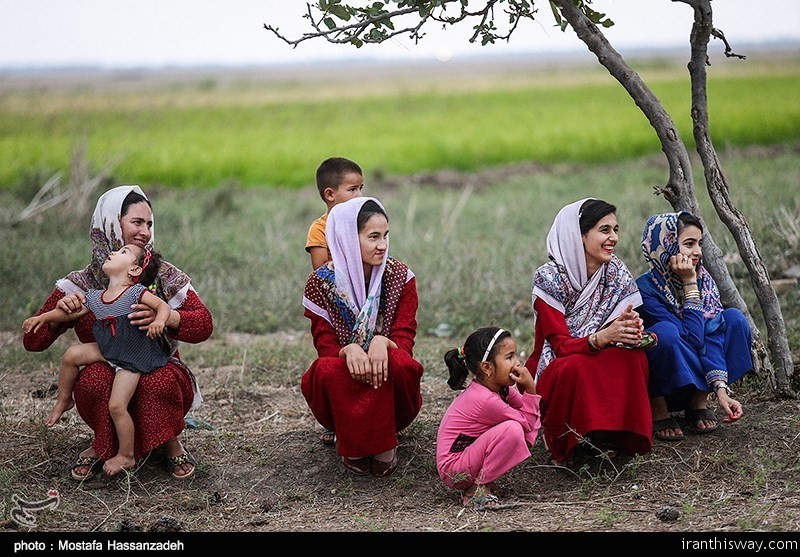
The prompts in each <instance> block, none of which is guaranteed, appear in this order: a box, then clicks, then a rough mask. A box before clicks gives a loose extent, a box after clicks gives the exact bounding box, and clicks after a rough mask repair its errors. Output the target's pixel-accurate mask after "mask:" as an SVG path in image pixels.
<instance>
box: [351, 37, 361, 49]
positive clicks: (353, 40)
mask: <svg viewBox="0 0 800 557" xmlns="http://www.w3.org/2000/svg"><path fill="white" fill-rule="evenodd" d="M350 44H354V45H356V48H361V47H362V46H364V41H362V40H361V39H359V38H358V37H350Z"/></svg>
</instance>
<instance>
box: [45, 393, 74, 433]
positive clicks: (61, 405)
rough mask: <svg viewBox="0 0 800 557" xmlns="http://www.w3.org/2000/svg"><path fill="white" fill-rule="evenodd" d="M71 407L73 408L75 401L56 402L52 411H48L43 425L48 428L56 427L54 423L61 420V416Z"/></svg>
mask: <svg viewBox="0 0 800 557" xmlns="http://www.w3.org/2000/svg"><path fill="white" fill-rule="evenodd" d="M73 406H75V401H74V400H72V399H71V398H70V399H68V400H57V401H56V405H55V406H53V409H52V410H50V413H49V414H48V415H47V417H46V418H45V419H44V423H45V425H47V426H49V427H53V426H54V425H56V422H58V420H60V419H61V414H63V413H64V412H66V411H67V410H71V409H72V407H73Z"/></svg>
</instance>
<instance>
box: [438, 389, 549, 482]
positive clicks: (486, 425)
mask: <svg viewBox="0 0 800 557" xmlns="http://www.w3.org/2000/svg"><path fill="white" fill-rule="evenodd" d="M540 399H541V397H540V396H539V395H531V394H528V393H524V394H523V393H520V392H519V390H517V389H516V388H514V387H511V388H509V389H508V395H507V397H506V398H505V399H504V398H503V397H502V396H500V394H499V393H495V392H493V391H491V390H490V389H488V388H486V387H484V386H483V385H481V384H480V383H477V382H475V381H473V382H472V383H470V384H469V386H468V387H467V388H466V389H465V390H464V391H463V392H462V393H460V394H459V395H458V396H457V397H456V398H455V400H453V402H452V403H451V404H450V407H449V408H448V409H447V411H446V412H445V414H444V416H443V417H442V421H441V423H440V424H439V433H438V436H437V438H436V468H437V470H438V472H439V477H440V478H442V481H444V483H445V484H446V485H447V486H449V487H452V488H453V489H462V490H465V489H467V488H469V487H470V486H471V485H472V484H474V483H479V484H486V483H489V482H493V481H494V480H496V479H497V478H499V477H500V476H502V475H503V474H505V473H506V472H508V471H509V470H511V469H512V468H513V467H514V466H516V465H517V464H519V463H520V462H522V461H523V460H525V459H526V458H528V457H529V456H531V452H530V447H532V446H533V444H534V443H535V442H536V436H537V435H538V434H539V428H540V427H541V422H540V421H539V400H540Z"/></svg>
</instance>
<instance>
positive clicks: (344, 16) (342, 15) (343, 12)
mask: <svg viewBox="0 0 800 557" xmlns="http://www.w3.org/2000/svg"><path fill="white" fill-rule="evenodd" d="M331 13H332V14H333V15H335V16H336V17H338V18H339V19H341V20H342V21H350V12H349V11H348V10H347V8H346V7H344V6H340V5H339V4H336V5H333V6H331Z"/></svg>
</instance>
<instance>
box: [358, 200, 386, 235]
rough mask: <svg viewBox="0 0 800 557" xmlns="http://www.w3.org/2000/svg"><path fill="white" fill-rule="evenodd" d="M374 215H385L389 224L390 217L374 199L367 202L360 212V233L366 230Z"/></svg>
mask: <svg viewBox="0 0 800 557" xmlns="http://www.w3.org/2000/svg"><path fill="white" fill-rule="evenodd" d="M374 215H383V216H384V217H386V222H389V217H388V216H387V215H386V211H384V210H383V209H381V206H380V205H378V204H377V203H375V202H374V201H373V200H372V199H370V200H368V201H365V202H364V204H363V205H362V206H361V209H359V211H358V219H357V220H356V226H357V227H358V231H359V232H361V231H362V230H364V227H365V226H366V225H367V221H368V220H369V219H371V218H372V217H373V216H374Z"/></svg>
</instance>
